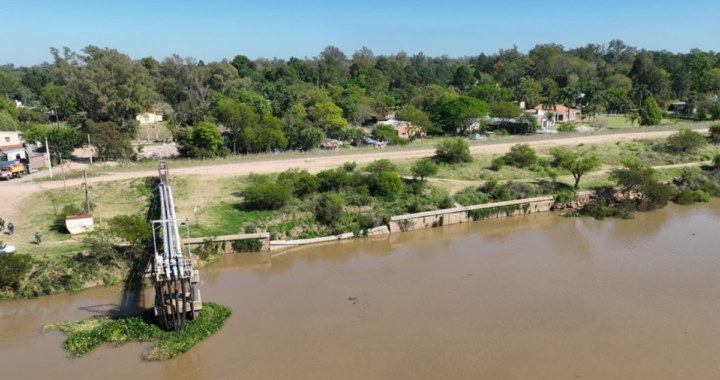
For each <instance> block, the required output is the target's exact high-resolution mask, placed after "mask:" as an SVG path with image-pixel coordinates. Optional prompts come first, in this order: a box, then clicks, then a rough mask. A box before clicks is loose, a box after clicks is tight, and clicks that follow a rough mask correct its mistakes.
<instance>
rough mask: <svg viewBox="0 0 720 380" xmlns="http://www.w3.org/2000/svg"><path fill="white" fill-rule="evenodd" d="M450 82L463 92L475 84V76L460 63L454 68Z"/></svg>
mask: <svg viewBox="0 0 720 380" xmlns="http://www.w3.org/2000/svg"><path fill="white" fill-rule="evenodd" d="M452 84H453V85H454V86H455V87H457V88H458V89H459V90H460V93H461V94H465V93H466V92H467V91H468V90H469V89H471V88H472V87H473V86H474V85H475V78H474V77H473V74H472V72H471V71H470V69H469V68H468V67H467V66H466V65H460V66H458V67H457V69H456V70H455V74H454V75H453V81H452Z"/></svg>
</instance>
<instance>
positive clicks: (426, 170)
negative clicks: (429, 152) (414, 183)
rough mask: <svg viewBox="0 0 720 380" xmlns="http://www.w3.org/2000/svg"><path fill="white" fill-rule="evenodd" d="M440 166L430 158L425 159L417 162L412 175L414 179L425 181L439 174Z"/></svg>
mask: <svg viewBox="0 0 720 380" xmlns="http://www.w3.org/2000/svg"><path fill="white" fill-rule="evenodd" d="M438 170H439V168H438V166H437V164H435V162H433V160H431V159H429V158H423V159H421V160H417V161H415V163H414V164H413V166H412V169H411V171H412V174H413V177H414V178H418V177H420V180H421V181H424V180H425V178H426V177H431V176H434V175H435V174H437V173H438Z"/></svg>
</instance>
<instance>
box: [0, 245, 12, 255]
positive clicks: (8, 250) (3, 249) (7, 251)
mask: <svg viewBox="0 0 720 380" xmlns="http://www.w3.org/2000/svg"><path fill="white" fill-rule="evenodd" d="M13 253H15V246H12V245H7V244H0V255H12V254H13Z"/></svg>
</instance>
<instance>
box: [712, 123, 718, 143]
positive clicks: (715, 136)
mask: <svg viewBox="0 0 720 380" xmlns="http://www.w3.org/2000/svg"><path fill="white" fill-rule="evenodd" d="M710 141H712V142H713V143H715V144H717V143H720V124H713V125H711V126H710Z"/></svg>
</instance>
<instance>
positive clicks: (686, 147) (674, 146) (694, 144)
mask: <svg viewBox="0 0 720 380" xmlns="http://www.w3.org/2000/svg"><path fill="white" fill-rule="evenodd" d="M706 144H707V141H706V140H705V136H703V135H702V134H700V133H698V132H695V131H693V130H691V129H688V128H682V129H680V130H679V131H677V132H675V133H673V134H672V135H670V136H669V137H668V138H667V141H666V142H665V146H666V147H667V149H668V150H670V151H671V152H675V153H688V154H692V153H695V152H696V151H697V150H698V149H700V148H702V147H703V146H705V145H706Z"/></svg>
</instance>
